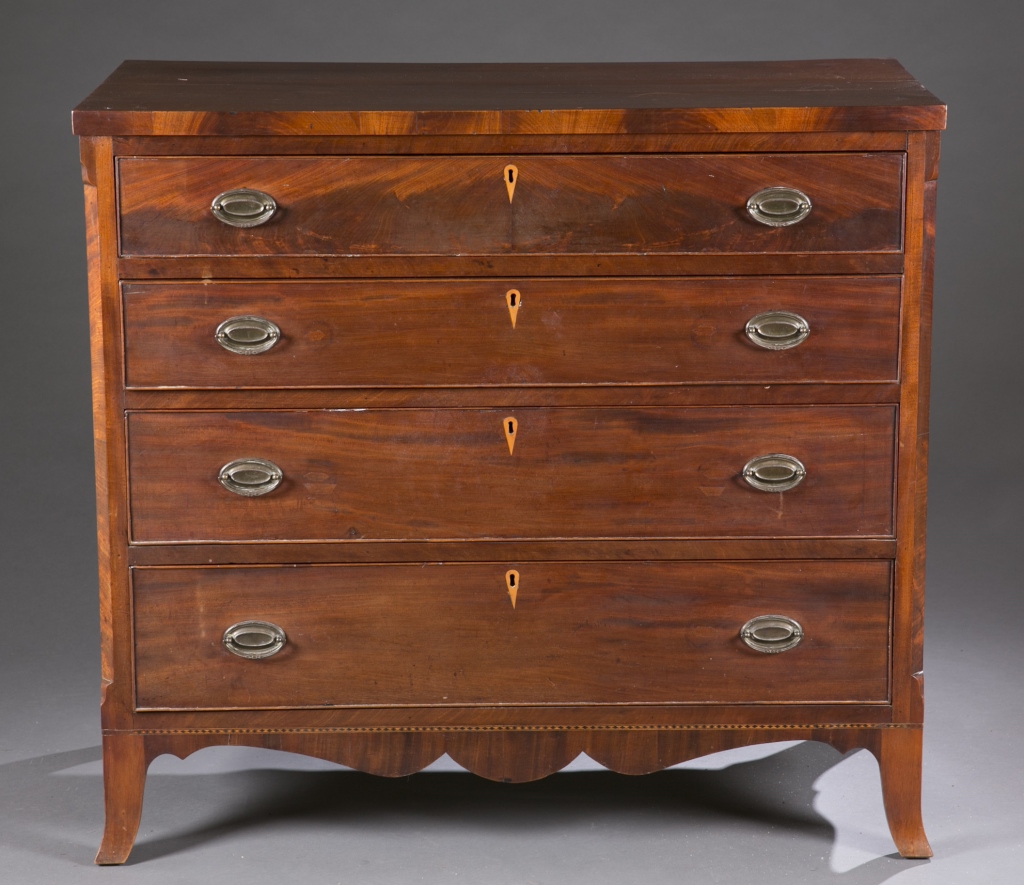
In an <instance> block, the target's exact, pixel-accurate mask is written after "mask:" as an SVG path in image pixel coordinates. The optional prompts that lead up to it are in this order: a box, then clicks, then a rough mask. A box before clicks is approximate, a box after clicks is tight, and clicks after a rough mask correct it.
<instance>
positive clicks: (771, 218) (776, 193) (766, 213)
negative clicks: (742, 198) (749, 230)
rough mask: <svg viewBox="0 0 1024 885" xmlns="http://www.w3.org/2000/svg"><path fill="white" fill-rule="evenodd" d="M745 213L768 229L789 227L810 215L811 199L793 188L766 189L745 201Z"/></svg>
mask: <svg viewBox="0 0 1024 885" xmlns="http://www.w3.org/2000/svg"><path fill="white" fill-rule="evenodd" d="M747 212H749V213H750V217H751V218H753V219H754V221H760V222H761V224H767V225H768V226H769V227H789V225H791V224H797V223H799V222H801V221H803V220H804V219H805V218H806V217H807V216H808V215H810V214H811V198H810V197H808V196H807V194H805V193H804V192H803V191H798V190H797V189H796V188H794V187H766V188H764V189H762V190H759V191H758V192H757V193H756V194H754V195H753V196H752V197H751V198H750V199H749V200H747Z"/></svg>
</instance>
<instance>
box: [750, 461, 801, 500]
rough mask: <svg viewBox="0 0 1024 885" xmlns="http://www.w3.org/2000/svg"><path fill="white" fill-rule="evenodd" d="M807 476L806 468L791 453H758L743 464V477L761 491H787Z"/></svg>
mask: <svg viewBox="0 0 1024 885" xmlns="http://www.w3.org/2000/svg"><path fill="white" fill-rule="evenodd" d="M805 476H807V468H806V467H804V465H803V464H802V463H801V462H800V460H799V459H798V458H794V457H793V456H792V455H781V454H773V455H758V457H756V458H751V459H750V460H749V461H748V462H747V463H746V464H745V465H744V466H743V479H744V480H746V482H747V484H748V485H750V486H751V487H752V488H755V489H757V490H758V491H761V492H787V491H789V490H790V489H793V488H796V487H797V486H798V485H800V483H802V482H803V481H804V477H805Z"/></svg>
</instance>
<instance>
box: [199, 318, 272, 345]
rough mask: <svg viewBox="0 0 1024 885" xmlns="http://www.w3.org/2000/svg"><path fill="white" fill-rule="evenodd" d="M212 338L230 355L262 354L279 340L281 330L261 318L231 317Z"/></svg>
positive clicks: (218, 328)
mask: <svg viewBox="0 0 1024 885" xmlns="http://www.w3.org/2000/svg"><path fill="white" fill-rule="evenodd" d="M213 337H214V338H215V339H216V341H217V343H218V344H219V345H220V346H221V347H223V348H224V349H225V350H230V351H231V352H232V353H246V354H252V353H263V352H264V351H267V350H270V348H271V347H273V346H274V345H275V344H277V342H278V341H280V340H281V330H280V329H279V328H278V327H277V325H276V324H275V323H272V322H271V321H270V320H267V319H264V318H263V317H254V316H243V317H231V318H230V319H227V320H224V322H223V323H221V324H220V325H219V326H217V331H216V332H214V335H213Z"/></svg>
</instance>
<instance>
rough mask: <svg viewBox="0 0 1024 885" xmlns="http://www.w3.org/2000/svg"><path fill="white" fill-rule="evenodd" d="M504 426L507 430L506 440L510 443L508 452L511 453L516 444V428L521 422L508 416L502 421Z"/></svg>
mask: <svg viewBox="0 0 1024 885" xmlns="http://www.w3.org/2000/svg"><path fill="white" fill-rule="evenodd" d="M502 426H503V428H504V430H505V441H506V442H507V443H508V453H509V454H510V455H511V454H512V450H513V449H514V448H515V445H516V430H517V429H518V427H519V423H518V422H517V421H516V419H515V418H506V419H505V420H504V421H502Z"/></svg>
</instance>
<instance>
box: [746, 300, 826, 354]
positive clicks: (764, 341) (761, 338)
mask: <svg viewBox="0 0 1024 885" xmlns="http://www.w3.org/2000/svg"><path fill="white" fill-rule="evenodd" d="M745 331H746V333H747V337H748V338H749V339H750V340H751V341H752V342H754V344H756V345H757V346H758V347H763V348H764V349H765V350H789V349H790V348H791V347H796V346H797V345H798V344H800V343H802V342H803V341H804V340H805V339H806V338H807V336H808V335H810V334H811V327H810V324H809V323H808V322H807V320H805V319H804V318H803V317H802V316H800V314H798V313H791V312H790V311H788V310H769V311H767V312H766V313H759V314H758V315H757V316H754V317H751V318H750V319H749V320H747V327H746V330H745Z"/></svg>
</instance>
